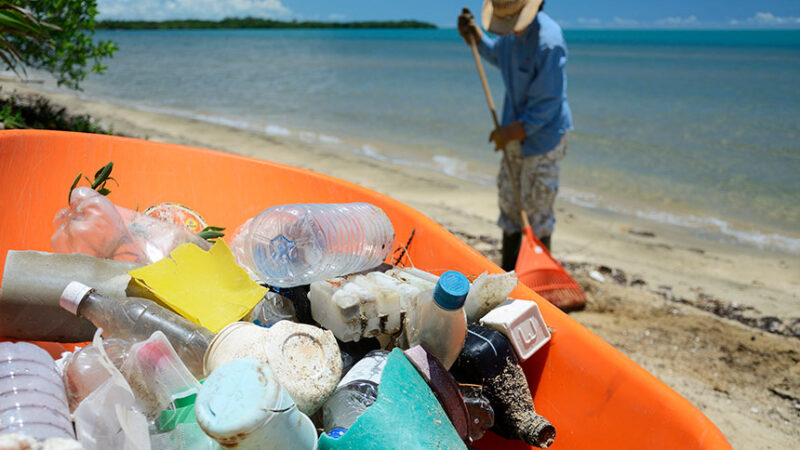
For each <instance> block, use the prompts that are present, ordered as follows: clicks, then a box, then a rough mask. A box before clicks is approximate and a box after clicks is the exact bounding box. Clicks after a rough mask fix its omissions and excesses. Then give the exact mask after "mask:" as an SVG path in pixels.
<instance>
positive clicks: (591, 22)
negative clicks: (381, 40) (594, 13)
mask: <svg viewBox="0 0 800 450" xmlns="http://www.w3.org/2000/svg"><path fill="white" fill-rule="evenodd" d="M578 23H579V24H581V25H600V24H601V23H602V21H601V20H600V19H598V18H596V17H592V18H586V17H578Z"/></svg>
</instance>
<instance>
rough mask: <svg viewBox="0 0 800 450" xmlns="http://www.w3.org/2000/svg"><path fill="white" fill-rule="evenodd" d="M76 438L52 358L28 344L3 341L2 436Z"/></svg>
mask: <svg viewBox="0 0 800 450" xmlns="http://www.w3.org/2000/svg"><path fill="white" fill-rule="evenodd" d="M6 433H20V434H25V435H28V436H31V437H33V438H36V439H39V440H44V439H47V438H54V437H59V438H67V439H74V438H75V433H74V432H73V431H72V421H71V420H70V416H69V407H68V406H67V398H66V395H65V393H64V385H63V384H62V382H61V378H60V377H59V376H58V373H57V372H56V369H55V365H54V362H53V358H51V357H50V355H49V354H48V353H47V352H46V351H44V350H43V349H42V348H40V347H38V346H36V345H34V344H30V343H27V342H18V343H16V344H15V343H11V342H0V434H6Z"/></svg>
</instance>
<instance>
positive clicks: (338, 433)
mask: <svg viewBox="0 0 800 450" xmlns="http://www.w3.org/2000/svg"><path fill="white" fill-rule="evenodd" d="M345 433H347V428H334V429H332V430H331V431H328V437H330V438H333V439H339V438H340V437H342V436H344V434H345Z"/></svg>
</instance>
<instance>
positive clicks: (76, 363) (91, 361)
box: [63, 339, 131, 411]
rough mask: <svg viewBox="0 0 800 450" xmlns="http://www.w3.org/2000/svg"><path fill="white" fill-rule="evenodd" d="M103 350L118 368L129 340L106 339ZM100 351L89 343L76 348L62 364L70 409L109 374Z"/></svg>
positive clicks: (124, 356) (128, 347)
mask: <svg viewBox="0 0 800 450" xmlns="http://www.w3.org/2000/svg"><path fill="white" fill-rule="evenodd" d="M104 346H105V352H106V354H107V355H108V357H109V358H110V359H111V362H112V363H113V364H114V366H115V367H116V368H117V369H119V368H120V367H122V363H123V362H124V361H125V358H126V357H127V356H128V350H129V349H130V346H131V344H130V342H128V341H125V340H122V339H106V340H105V342H104ZM100 358H101V354H100V351H99V350H98V349H97V348H96V347H95V346H94V344H89V345H87V346H86V347H83V348H81V349H79V350H77V351H76V352H75V353H74V354H73V355H71V356H70V357H69V359H68V360H67V361H66V364H65V366H64V375H63V378H64V386H65V387H66V388H67V401H68V402H69V409H70V411H75V409H76V408H77V407H78V405H80V403H81V402H82V401H83V400H84V399H85V398H86V397H88V396H89V394H91V393H92V392H94V390H95V389H97V388H98V387H100V386H101V385H102V384H103V383H104V382H105V381H106V380H107V379H108V378H109V377H110V376H111V372H109V371H108V370H106V368H105V366H104V365H103V364H102V363H101V361H100Z"/></svg>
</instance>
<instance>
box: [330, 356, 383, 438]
mask: <svg viewBox="0 0 800 450" xmlns="http://www.w3.org/2000/svg"><path fill="white" fill-rule="evenodd" d="M388 356H389V352H388V351H386V350H373V351H371V352H369V353H367V355H366V356H364V358H363V359H361V360H360V361H359V362H357V363H356V365H354V366H353V367H352V368H351V369H350V371H349V372H347V374H346V375H345V376H344V377H343V378H342V381H340V382H339V385H338V386H337V387H336V390H335V391H334V392H333V395H331V396H330V398H328V400H327V401H326V402H325V404H324V405H323V406H322V423H323V426H324V428H325V431H332V430H334V429H337V428H343V429H347V428H350V426H352V425H353V422H355V421H356V419H358V416H360V415H361V414H362V413H363V412H364V411H365V410H366V409H367V408H369V407H370V406H372V404H373V403H375V400H377V398H378V385H379V384H380V382H381V374H382V373H383V367H384V366H385V365H386V358H388Z"/></svg>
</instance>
